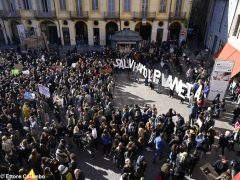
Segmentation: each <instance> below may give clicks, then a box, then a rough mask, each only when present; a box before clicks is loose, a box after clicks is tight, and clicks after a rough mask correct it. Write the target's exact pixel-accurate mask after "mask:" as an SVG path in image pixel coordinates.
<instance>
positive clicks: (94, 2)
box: [92, 0, 98, 11]
mask: <svg viewBox="0 0 240 180" xmlns="http://www.w3.org/2000/svg"><path fill="white" fill-rule="evenodd" d="M92 10H93V11H97V10H98V0H92Z"/></svg>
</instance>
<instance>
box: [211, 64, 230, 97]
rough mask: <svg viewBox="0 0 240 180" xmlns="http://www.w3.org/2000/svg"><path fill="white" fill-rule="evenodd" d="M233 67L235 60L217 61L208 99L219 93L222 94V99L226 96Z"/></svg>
mask: <svg viewBox="0 0 240 180" xmlns="http://www.w3.org/2000/svg"><path fill="white" fill-rule="evenodd" d="M233 67H234V62H233V61H219V60H216V61H215V64H214V67H213V71H212V74H211V80H210V91H209V95H208V100H211V101H212V100H213V99H214V98H215V97H216V96H217V94H220V98H221V99H222V98H224V96H225V93H226V90H227V87H228V83H229V80H230V78H231V73H232V69H233Z"/></svg>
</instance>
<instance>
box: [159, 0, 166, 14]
mask: <svg viewBox="0 0 240 180" xmlns="http://www.w3.org/2000/svg"><path fill="white" fill-rule="evenodd" d="M166 10H167V0H161V2H160V12H166Z"/></svg>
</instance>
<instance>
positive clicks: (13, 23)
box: [10, 20, 20, 44]
mask: <svg viewBox="0 0 240 180" xmlns="http://www.w3.org/2000/svg"><path fill="white" fill-rule="evenodd" d="M19 24H20V23H19V22H18V21H15V20H13V21H11V24H10V26H11V30H12V43H13V44H19V43H20V40H19V36H18V30H17V25H19Z"/></svg>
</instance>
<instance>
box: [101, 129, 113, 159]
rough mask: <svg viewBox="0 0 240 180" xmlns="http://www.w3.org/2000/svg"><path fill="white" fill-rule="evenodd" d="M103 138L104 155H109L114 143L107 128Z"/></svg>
mask: <svg viewBox="0 0 240 180" xmlns="http://www.w3.org/2000/svg"><path fill="white" fill-rule="evenodd" d="M101 138H102V142H103V154H104V156H108V155H109V153H110V149H111V145H112V137H111V136H110V134H109V132H108V131H107V129H104V130H103V133H102V136H101Z"/></svg>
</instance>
